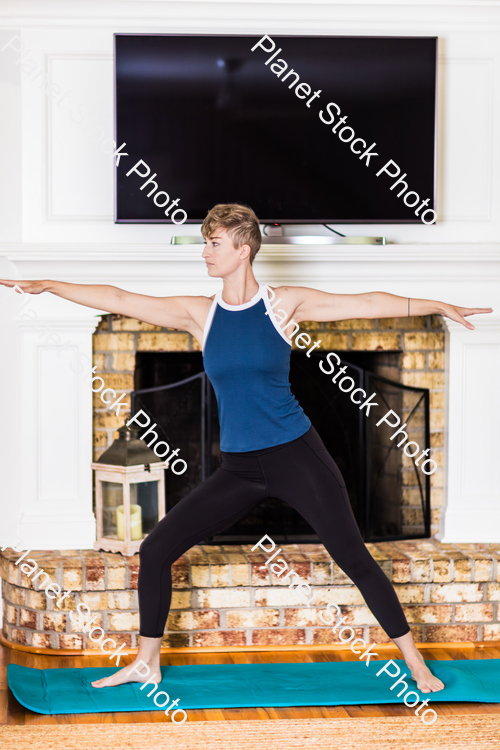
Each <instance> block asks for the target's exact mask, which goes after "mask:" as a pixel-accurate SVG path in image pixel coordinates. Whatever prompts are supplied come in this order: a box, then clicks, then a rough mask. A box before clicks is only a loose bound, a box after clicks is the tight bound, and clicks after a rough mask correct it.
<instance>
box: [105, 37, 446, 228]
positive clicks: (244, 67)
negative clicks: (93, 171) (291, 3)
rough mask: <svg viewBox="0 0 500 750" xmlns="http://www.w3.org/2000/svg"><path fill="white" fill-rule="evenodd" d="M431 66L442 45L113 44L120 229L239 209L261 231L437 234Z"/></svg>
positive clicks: (322, 41) (245, 40)
mask: <svg viewBox="0 0 500 750" xmlns="http://www.w3.org/2000/svg"><path fill="white" fill-rule="evenodd" d="M436 54H437V39H436V37H349V36H280V35H272V36H264V37H261V36H249V35H238V36H235V35H231V36H220V35H219V36H218V35H214V36H212V35H191V34H190V35H180V34H158V35H156V34H116V35H115V75H116V79H115V138H116V143H117V146H118V147H120V146H121V144H126V146H125V147H123V149H122V153H124V154H125V153H126V154H127V156H123V157H121V158H120V159H118V158H117V159H116V161H117V162H118V165H117V166H116V181H115V184H116V201H115V206H116V215H115V220H116V222H136V223H140V222H152V223H161V222H165V223H171V222H172V221H173V223H174V224H181V223H199V222H201V221H203V219H204V217H205V215H206V213H207V211H208V210H209V209H210V208H212V206H214V205H215V204H216V203H232V202H237V203H244V204H247V205H249V206H251V207H252V208H253V209H254V211H255V212H256V214H257V216H258V217H259V219H260V221H261V222H263V223H271V222H278V223H295V224H299V223H300V224H323V223H336V224H341V223H352V224H363V223H370V224H371V223H373V224H376V223H394V224H395V223H397V224H399V223H419V222H420V221H421V220H422V221H424V223H432V221H433V220H434V212H433V210H432V209H435V163H436V137H435V136H436V127H435V120H436ZM317 92H319V93H317ZM130 170H132V171H130ZM148 170H149V171H148ZM381 170H382V171H381ZM148 179H149V182H148V184H146V185H145V184H144V183H146V182H147V180H148ZM398 180H399V182H398ZM395 183H397V184H395ZM415 196H416V197H415ZM424 201H425V203H424ZM422 203H423V206H421V204H422ZM171 204H173V205H171ZM419 206H420V209H419ZM418 212H419V213H418ZM424 212H427V214H426V217H425V219H424V218H422V219H421V217H423V214H424Z"/></svg>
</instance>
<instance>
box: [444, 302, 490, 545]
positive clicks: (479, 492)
mask: <svg viewBox="0 0 500 750" xmlns="http://www.w3.org/2000/svg"><path fill="white" fill-rule="evenodd" d="M446 325H447V328H448V331H449V333H448V336H447V346H448V363H449V369H448V373H447V415H448V416H447V442H448V472H447V485H448V486H447V508H446V516H445V522H444V536H443V537H442V541H444V542H453V541H461V542H473V541H478V540H479V539H480V540H481V541H482V542H498V541H500V462H499V460H498V457H499V455H500V430H499V427H498V426H499V424H500V318H499V317H498V316H495V318H493V320H491V319H490V318H489V317H484V318H481V319H479V318H478V319H477V320H474V325H475V326H476V330H475V331H474V332H473V334H472V335H470V332H469V331H467V330H466V329H465V328H464V327H463V326H460V324H458V323H454V322H453V321H450V320H447V321H446Z"/></svg>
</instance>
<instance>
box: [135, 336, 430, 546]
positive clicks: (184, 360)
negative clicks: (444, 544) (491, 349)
mask: <svg viewBox="0 0 500 750" xmlns="http://www.w3.org/2000/svg"><path fill="white" fill-rule="evenodd" d="M326 354H327V352H325V351H322V352H320V353H317V352H312V355H311V356H310V357H309V358H308V357H307V356H306V355H305V353H302V352H296V351H293V352H292V358H291V366H290V383H291V388H292V392H293V393H294V395H295V396H296V397H297V399H298V401H299V403H300V404H301V406H302V407H303V409H304V411H305V413H306V414H307V415H308V417H309V418H310V420H311V422H312V424H313V425H314V427H315V428H316V429H317V431H318V433H319V434H320V436H321V438H322V439H323V442H324V443H325V446H326V448H327V449H328V451H329V452H330V454H331V455H332V456H333V458H334V459H335V461H336V463H337V464H338V466H339V468H340V471H341V472H342V474H343V476H344V479H345V482H346V487H347V491H348V494H349V499H350V502H351V505H352V508H353V511H354V515H355V517H356V520H357V522H358V525H359V528H360V530H361V534H362V536H363V539H364V540H365V541H366V542H376V541H389V540H397V539H412V538H422V537H428V536H430V477H429V476H428V475H425V474H424V473H423V472H422V471H421V470H420V468H419V467H417V466H416V465H415V461H416V460H418V455H420V454H418V455H416V456H415V457H414V458H413V459H412V458H409V457H408V456H406V455H405V454H404V453H403V446H401V447H398V446H397V442H398V441H399V440H400V439H402V438H400V437H397V438H396V439H393V440H391V439H390V436H391V435H392V434H393V433H394V432H395V429H394V428H391V427H389V425H386V424H385V423H383V424H381V425H380V426H379V427H377V426H376V422H377V421H378V419H380V417H381V416H382V415H383V414H385V413H387V412H388V411H389V409H392V410H393V411H394V412H395V413H396V414H397V415H399V416H400V417H401V420H402V424H404V423H406V427H404V429H405V431H406V432H407V433H408V435H409V436H410V435H411V436H410V437H409V438H408V440H412V441H416V442H417V443H418V445H419V446H420V451H424V450H426V449H428V448H429V447H430V434H429V391H428V389H425V388H414V387H411V386H406V385H402V384H400V383H397V382H395V381H394V380H391V379H390V378H388V377H386V376H385V375H387V374H390V375H393V376H396V372H397V371H398V367H397V362H398V361H399V356H400V353H399V352H389V353H388V352H341V353H340V352H339V356H340V357H341V359H342V365H344V364H345V365H347V366H348V370H347V371H346V374H348V375H349V376H350V377H352V378H353V379H354V381H355V383H356V386H355V387H359V388H363V389H364V390H365V391H366V393H367V394H371V393H375V394H376V398H375V401H376V402H377V403H378V404H379V405H380V410H379V411H380V415H379V412H377V416H376V417H374V416H373V413H372V414H371V415H370V416H369V417H368V418H367V417H365V416H364V413H362V412H361V411H360V410H359V408H358V407H357V406H356V405H355V404H353V403H352V401H351V399H350V398H349V395H348V394H346V393H343V392H342V391H340V390H339V389H338V387H337V386H336V385H334V384H333V383H332V382H331V378H329V377H328V376H327V375H325V374H324V373H323V372H321V370H320V369H319V367H318V364H319V359H324V358H325V356H326ZM368 368H369V369H368ZM382 373H384V374H382ZM160 383H162V385H160ZM165 383H166V384H165ZM135 386H136V390H135V391H134V392H133V394H132V414H134V413H135V412H137V410H138V409H143V411H145V412H146V413H147V414H148V415H149V416H150V417H151V419H152V422H151V424H152V423H153V422H156V425H157V426H156V427H155V431H157V432H158V433H159V435H160V440H165V441H166V442H167V443H168V444H169V445H170V446H172V447H174V448H179V449H180V453H179V454H178V456H179V458H183V459H184V460H185V461H186V462H187V465H188V469H187V471H186V472H185V473H184V474H181V475H179V476H176V475H175V474H173V473H172V472H170V471H167V472H166V474H165V480H166V508H167V512H168V511H169V510H170V509H171V508H172V507H173V506H174V505H175V504H176V503H178V502H179V501H180V500H182V498H183V497H184V496H185V495H186V494H187V493H188V492H189V491H190V490H192V489H194V488H195V487H196V486H197V485H198V484H199V483H200V482H202V481H203V480H204V479H206V478H208V477H209V476H210V474H211V473H212V472H213V471H215V470H216V468H217V467H218V465H219V422H218V418H217V402H216V399H215V395H214V392H213V388H212V386H211V384H210V381H209V380H208V378H207V376H206V374H205V373H204V372H203V362H202V356H201V353H200V352H139V353H138V354H137V363H136V373H135ZM396 429H397V428H396ZM412 450H413V449H412ZM424 460H425V459H424ZM264 534H269V535H270V536H271V537H272V538H273V539H274V540H275V541H276V542H280V543H283V542H292V543H293V542H315V541H318V536H317V535H316V533H315V532H314V529H312V528H311V527H310V526H309V524H308V523H307V522H306V521H305V520H304V519H303V518H302V516H300V514H299V513H297V511H295V510H294V509H293V508H291V507H290V506H289V505H288V504H287V503H286V502H284V501H282V500H280V499H278V498H268V499H267V500H265V501H264V502H263V503H261V504H260V505H259V506H258V507H257V508H255V509H254V510H253V511H251V512H250V513H249V514H248V515H247V516H246V517H245V518H243V519H241V520H240V521H238V522H237V523H235V524H234V525H233V526H231V527H229V528H227V529H224V530H222V531H221V532H220V533H219V534H216V535H214V536H213V537H210V538H209V539H207V540H205V543H207V544H220V543H224V544H231V543H235V544H242V543H248V542H255V541H256V540H258V539H260V538H261V537H262V536H263V535H264Z"/></svg>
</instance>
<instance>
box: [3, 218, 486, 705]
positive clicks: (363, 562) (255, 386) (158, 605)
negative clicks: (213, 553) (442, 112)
mask: <svg viewBox="0 0 500 750" xmlns="http://www.w3.org/2000/svg"><path fill="white" fill-rule="evenodd" d="M202 234H203V237H204V238H205V242H206V244H205V249H204V251H203V258H205V262H206V265H207V269H208V274H209V276H211V277H213V278H221V279H222V281H223V288H222V291H220V292H218V293H217V294H216V295H214V296H213V297H211V298H208V297H188V296H186V297H162V298H161V297H149V296H145V295H141V294H133V293H131V292H126V291H123V290H122V289H118V288H116V287H112V286H101V285H82V284H68V283H63V282H58V281H17V282H15V281H2V282H0V283H3V284H4V285H5V286H14V284H17V285H18V286H19V287H20V288H21V289H22V290H23V291H24V292H28V293H30V294H39V293H40V292H44V291H47V292H51V293H52V294H55V295H57V296H59V297H63V298H64V299H68V300H71V301H73V302H77V303H79V304H81V305H86V306H88V307H94V308H97V309H100V310H107V311H109V312H110V313H118V314H122V315H126V316H129V317H132V318H138V319H139V320H142V321H144V322H146V323H153V324H155V325H159V326H164V327H168V328H174V329H178V330H182V331H188V332H189V333H190V334H191V335H192V336H194V338H195V339H197V340H198V341H199V342H200V343H202V345H203V357H204V366H205V369H206V372H207V374H208V377H209V378H210V380H211V382H212V384H213V386H214V389H215V393H216V396H217V402H218V408H219V420H220V425H221V454H222V462H221V467H220V468H219V469H217V471H216V472H215V473H214V474H212V476H211V477H209V479H207V480H206V481H205V482H203V483H202V484H201V485H199V486H198V487H197V488H196V489H194V490H193V491H192V492H190V493H189V494H188V495H187V497H185V498H184V499H183V500H181V501H180V502H179V503H178V504H177V505H175V507H174V508H172V510H171V511H170V512H169V513H168V514H167V515H166V516H165V517H164V518H163V519H162V520H161V521H160V522H159V523H158V524H157V526H156V527H155V528H154V529H153V531H152V532H151V533H150V534H149V535H148V536H147V538H146V539H145V540H144V542H143V543H142V545H141V548H140V551H139V554H140V561H141V565H140V571H139V584H138V588H139V611H140V623H141V624H140V636H141V637H140V646H139V652H138V654H137V657H136V659H135V660H134V662H133V663H132V664H131V665H129V666H127V667H125V668H123V669H120V670H119V671H117V672H115V673H114V674H113V675H111V676H110V677H106V678H104V679H101V680H97V681H95V682H93V683H92V685H93V686H94V687H96V688H101V687H107V686H113V685H119V684H122V683H124V682H130V681H138V682H145V681H146V679H147V678H146V677H144V678H141V677H140V673H141V672H142V669H141V667H140V665H139V662H140V661H143V662H145V663H146V664H147V665H148V666H149V668H150V672H149V675H150V678H149V679H155V675H158V676H160V674H161V673H160V646H161V639H162V636H163V632H164V628H165V623H166V620H167V615H168V610H169V607H170V600H171V589H172V586H171V574H170V568H171V565H172V563H173V562H175V560H177V559H178V558H179V557H180V556H181V555H182V554H184V553H185V552H186V551H187V550H188V549H189V548H190V547H192V546H193V545H195V544H198V543H200V542H201V541H202V540H203V539H205V538H206V537H208V536H210V535H212V534H214V533H216V532H220V531H222V530H223V529H224V528H227V527H228V526H231V525H232V524H233V523H235V522H236V521H238V520H239V519H240V518H242V517H243V516H245V515H246V514H247V513H249V511H251V510H252V509H253V508H255V507H256V506H257V505H258V504H259V503H261V502H262V501H263V500H265V499H266V498H267V497H269V496H273V497H278V498H281V499H282V500H285V501H286V502H287V503H289V504H290V505H291V506H292V507H294V508H295V509H296V510H297V511H298V512H299V513H301V515H302V516H303V517H304V518H305V519H306V520H307V521H308V522H309V523H310V525H311V526H312V527H313V528H314V529H315V531H316V533H317V534H318V536H319V537H320V539H321V541H322V542H323V544H324V545H325V547H326V549H327V550H328V552H329V554H330V555H331V556H332V558H333V559H334V560H335V562H336V563H337V564H338V565H339V567H340V568H341V569H342V570H343V571H344V572H345V573H346V574H347V575H348V576H349V577H350V578H351V579H352V580H353V581H354V583H356V585H357V586H358V588H359V590H360V591H361V593H362V595H363V597H364V599H365V601H366V603H367V605H368V607H369V608H370V610H371V611H372V612H373V614H374V615H375V617H376V618H377V620H378V621H379V623H380V625H381V626H382V627H383V628H384V630H385V631H386V632H387V634H388V636H389V637H390V638H391V639H392V640H393V641H394V643H395V644H396V645H397V646H398V648H399V649H400V650H401V652H402V654H403V657H404V659H405V662H406V664H407V666H408V668H409V669H410V670H411V676H412V678H413V679H414V680H415V681H416V682H417V685H418V688H419V690H421V691H422V692H424V693H429V692H434V691H437V690H441V689H442V688H443V687H444V685H443V683H442V682H441V680H439V679H437V678H436V677H435V676H434V675H432V673H431V672H430V670H429V669H428V667H427V666H426V665H425V663H424V660H423V658H422V656H421V655H420V654H419V652H418V651H417V648H416V646H415V644H414V642H413V637H412V635H411V632H410V627H409V625H408V622H407V620H406V617H405V615H404V613H403V610H402V607H401V605H400V603H399V600H398V598H397V596H396V593H395V590H394V588H393V586H392V584H391V583H390V582H389V580H388V578H387V577H386V576H385V574H384V573H383V572H382V570H381V568H380V567H379V565H378V564H377V563H376V562H375V560H374V559H373V558H372V557H371V555H370V554H369V552H368V551H367V549H366V546H365V544H364V542H363V540H362V537H361V534H360V532H359V529H358V527H357V524H356V521H355V518H354V515H353V512H352V509H351V506H350V503H349V498H348V495H347V492H346V488H345V483H344V480H343V478H342V475H341V473H340V471H339V469H338V468H337V466H336V464H335V462H334V461H333V459H332V458H331V456H330V455H329V454H328V452H327V451H326V449H325V447H324V445H323V443H322V441H321V438H320V437H319V435H318V434H317V432H316V431H315V429H314V428H313V427H311V422H310V421H309V419H308V418H307V417H306V415H305V414H304V412H303V411H302V409H301V407H300V406H299V404H298V403H297V401H296V400H295V398H294V397H293V396H292V394H291V391H290V384H289V381H288V374H289V364H290V350H291V342H290V340H289V339H288V338H287V336H286V335H285V334H284V332H283V330H282V328H283V327H285V328H286V326H284V323H285V321H289V320H291V319H292V318H293V320H294V321H295V322H296V323H300V322H301V321H305V320H308V321H320V322H321V321H333V320H346V319H350V318H385V317H406V316H407V315H430V314H433V313H438V314H441V315H445V316H447V317H449V318H451V319H452V320H455V321H457V322H460V323H462V324H463V325H465V327H466V328H469V329H471V330H473V329H474V326H473V325H471V324H470V323H469V322H467V321H466V320H465V316H468V315H473V314H476V313H486V312H491V309H489V308H488V309H482V308H474V309H470V308H464V307H455V306H453V305H448V304H446V303H444V302H433V301H430V300H421V299H411V300H408V298H406V297H398V296H396V295H393V294H387V293H384V292H370V293H366V294H354V295H352V294H330V293H327V292H320V291H317V290H315V289H309V288H307V287H278V288H276V289H273V290H272V291H273V293H274V295H275V297H273V299H276V300H281V304H280V309H283V310H284V311H285V312H286V314H287V317H286V318H285V319H282V320H281V321H280V322H281V323H282V328H280V327H279V325H278V321H277V319H276V316H275V314H274V312H273V310H272V308H271V306H270V302H269V297H268V291H267V289H266V287H264V286H263V285H260V284H258V283H257V281H256V279H255V276H254V274H253V271H252V263H253V260H254V258H255V256H256V254H257V252H258V250H259V248H260V243H261V234H260V229H259V222H258V219H257V217H256V215H255V214H254V212H253V211H252V210H251V209H249V208H247V207H246V206H241V205H238V204H221V205H217V206H215V207H214V208H213V209H212V210H211V211H210V212H209V213H208V215H207V217H206V219H205V221H204V223H203V225H202ZM136 665H137V666H138V667H139V669H138V672H139V674H138V673H137V672H134V674H133V675H130V674H129V673H130V670H131V667H133V666H136Z"/></svg>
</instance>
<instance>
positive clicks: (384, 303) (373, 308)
mask: <svg viewBox="0 0 500 750" xmlns="http://www.w3.org/2000/svg"><path fill="white" fill-rule="evenodd" d="M274 291H275V293H276V298H282V304H280V307H283V308H284V309H285V310H286V311H287V312H288V311H291V310H293V311H294V312H293V314H292V316H291V317H292V318H293V319H294V320H295V322H296V323H300V322H301V321H303V320H311V321H317V322H324V321H332V320H350V319H352V318H405V317H407V316H408V314H409V315H410V316H413V315H432V314H433V313H437V314H439V315H444V316H445V317H447V318H451V320H455V321H456V322H457V323H462V325H464V326H465V327H466V328H469V329H470V330H474V326H473V325H472V323H469V321H467V320H465V316H467V315H475V314H477V313H489V312H492V308H491V307H457V306H456V305H449V304H447V303H446V302H437V301H435V300H428V299H414V298H413V297H412V298H410V299H408V297H399V296H397V295H396V294H389V293H387V292H366V293H364V294H330V293H329V292H320V291H318V290H317V289H309V288H307V287H280V288H278V289H275V290H274ZM271 304H273V302H271Z"/></svg>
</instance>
